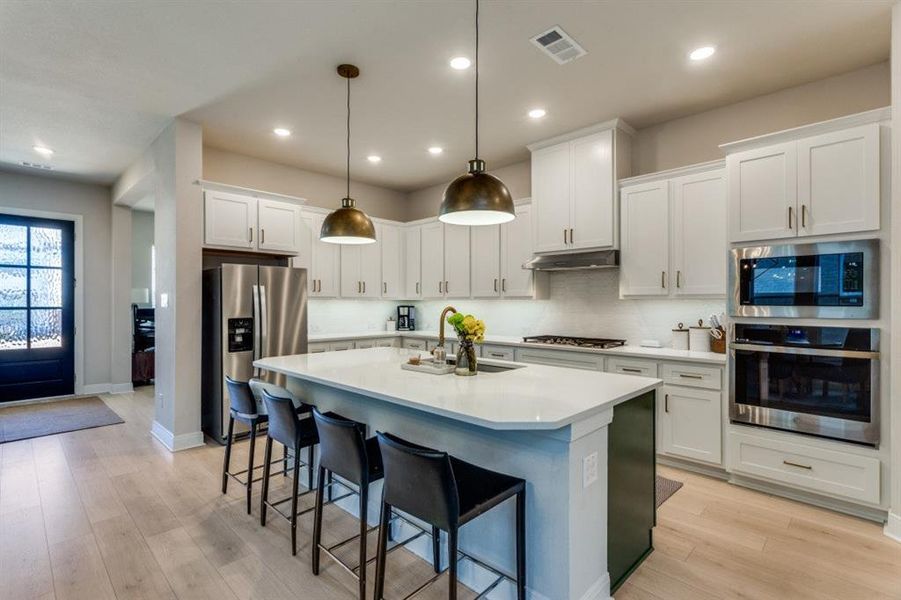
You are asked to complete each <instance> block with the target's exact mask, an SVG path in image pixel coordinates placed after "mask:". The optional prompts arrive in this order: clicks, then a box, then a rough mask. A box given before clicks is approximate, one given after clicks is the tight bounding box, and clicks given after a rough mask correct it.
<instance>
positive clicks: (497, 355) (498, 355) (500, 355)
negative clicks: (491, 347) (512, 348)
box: [488, 352, 506, 358]
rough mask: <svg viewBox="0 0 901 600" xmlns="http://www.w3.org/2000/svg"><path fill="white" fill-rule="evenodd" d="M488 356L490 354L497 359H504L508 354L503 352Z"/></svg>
mask: <svg viewBox="0 0 901 600" xmlns="http://www.w3.org/2000/svg"><path fill="white" fill-rule="evenodd" d="M488 354H490V355H491V356H496V357H497V358H504V357H505V356H506V354H504V353H503V352H489V353H488Z"/></svg>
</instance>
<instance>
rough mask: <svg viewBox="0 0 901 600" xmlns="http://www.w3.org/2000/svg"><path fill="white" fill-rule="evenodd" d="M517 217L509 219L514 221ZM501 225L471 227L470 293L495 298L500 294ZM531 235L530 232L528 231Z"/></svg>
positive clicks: (474, 295)
mask: <svg viewBox="0 0 901 600" xmlns="http://www.w3.org/2000/svg"><path fill="white" fill-rule="evenodd" d="M517 220H518V217H517V219H515V220H513V221H511V223H516V221H517ZM501 227H502V226H501V225H490V226H482V227H473V228H472V229H471V231H470V235H471V237H472V240H471V243H472V295H473V297H475V298H496V297H498V296H500V295H501ZM528 235H529V236H531V232H528Z"/></svg>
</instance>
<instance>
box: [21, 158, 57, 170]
mask: <svg viewBox="0 0 901 600" xmlns="http://www.w3.org/2000/svg"><path fill="white" fill-rule="evenodd" d="M19 164H21V165H22V166H23V167H29V168H32V169H43V170H44V171H52V170H53V167H51V166H50V165H42V164H41V163H36V162H29V161H27V160H23V161H22V162H21V163H19Z"/></svg>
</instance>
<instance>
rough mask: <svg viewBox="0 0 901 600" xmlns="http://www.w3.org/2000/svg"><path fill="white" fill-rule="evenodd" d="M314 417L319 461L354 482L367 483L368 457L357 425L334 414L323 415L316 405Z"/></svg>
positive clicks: (361, 432) (361, 433)
mask: <svg viewBox="0 0 901 600" xmlns="http://www.w3.org/2000/svg"><path fill="white" fill-rule="evenodd" d="M313 418H314V419H316V430H317V431H318V433H319V464H320V465H321V466H322V467H323V468H325V469H328V470H329V471H331V472H332V473H334V474H335V475H338V476H339V477H343V478H344V479H347V480H348V481H351V482H353V483H356V484H357V485H367V484H368V483H369V482H368V481H367V479H368V477H369V458H368V456H367V454H366V440H365V439H364V437H363V431H361V428H360V425H359V424H358V423H357V422H356V421H351V420H350V419H344V418H341V417H338V416H337V415H324V414H322V413H321V412H319V409H318V408H316V407H313Z"/></svg>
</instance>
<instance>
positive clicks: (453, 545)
mask: <svg viewBox="0 0 901 600" xmlns="http://www.w3.org/2000/svg"><path fill="white" fill-rule="evenodd" d="M457 536H458V534H457V528H456V527H451V528H450V531H448V532H447V555H448V556H447V560H448V567H449V568H448V580H447V598H448V600H457Z"/></svg>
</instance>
